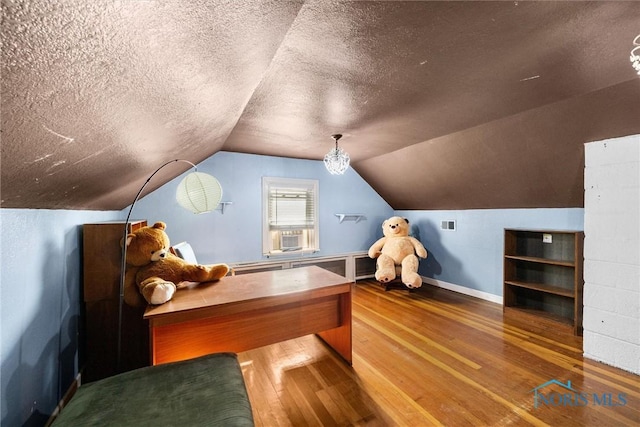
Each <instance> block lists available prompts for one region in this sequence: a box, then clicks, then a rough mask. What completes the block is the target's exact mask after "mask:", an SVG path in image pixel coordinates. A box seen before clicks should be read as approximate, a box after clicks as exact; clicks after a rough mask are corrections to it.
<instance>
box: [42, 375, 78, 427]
mask: <svg viewBox="0 0 640 427" xmlns="http://www.w3.org/2000/svg"><path fill="white" fill-rule="evenodd" d="M81 384H82V373H78V375H76V379H75V380H74V381H73V382H72V383H71V385H70V386H69V389H67V392H66V393H65V394H64V396H62V399H61V400H60V402H58V406H56V408H55V409H54V410H53V413H52V414H51V416H50V417H49V419H48V420H47V423H46V424H45V427H49V426H50V425H51V424H53V422H54V421H55V419H56V418H57V417H58V414H60V411H62V408H64V407H65V406H67V403H69V401H70V400H71V398H72V397H73V395H74V394H76V391H78V388H79V387H80V385H81Z"/></svg>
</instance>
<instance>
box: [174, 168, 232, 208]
mask: <svg viewBox="0 0 640 427" xmlns="http://www.w3.org/2000/svg"><path fill="white" fill-rule="evenodd" d="M221 199H222V186H220V183H219V182H218V180H217V179H216V178H215V177H213V176H211V175H209V174H206V173H202V172H192V173H190V174H189V175H187V176H185V177H184V179H183V180H182V181H180V184H178V189H177V190H176V200H177V201H178V203H179V204H180V206H182V207H183V208H185V209H187V210H189V211H191V212H193V213H194V214H199V213H205V212H211V211H213V210H215V209H216V208H217V207H218V204H220V200H221Z"/></svg>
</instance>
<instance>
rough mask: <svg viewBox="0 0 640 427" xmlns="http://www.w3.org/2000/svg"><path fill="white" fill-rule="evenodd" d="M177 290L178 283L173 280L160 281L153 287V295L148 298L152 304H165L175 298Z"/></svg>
mask: <svg viewBox="0 0 640 427" xmlns="http://www.w3.org/2000/svg"><path fill="white" fill-rule="evenodd" d="M175 292H176V285H174V284H173V283H171V282H165V283H159V284H157V285H156V286H154V287H153V290H152V292H151V295H149V296H148V298H147V300H148V301H149V303H150V304H155V305H158V304H164V303H165V302H167V301H169V300H170V299H171V298H173V294H174V293H175Z"/></svg>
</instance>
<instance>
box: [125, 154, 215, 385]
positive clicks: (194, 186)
mask: <svg viewBox="0 0 640 427" xmlns="http://www.w3.org/2000/svg"><path fill="white" fill-rule="evenodd" d="M176 162H184V163H188V164H189V165H191V167H193V168H194V169H195V170H194V171H193V172H191V173H190V174H189V175H187V176H185V177H184V179H183V180H182V181H181V182H180V184H179V185H178V189H177V190H176V200H177V202H178V204H180V206H182V207H183V208H185V209H187V210H190V211H191V212H193V213H195V214H199V213H205V212H211V211H213V210H215V209H216V208H217V207H218V204H219V203H220V199H221V198H222V187H221V186H220V183H219V182H218V180H217V179H216V178H214V177H213V176H211V175H208V174H206V173H202V172H198V168H197V167H196V165H194V164H193V163H191V162H190V161H188V160H182V159H175V160H170V161H168V162H166V163H165V164H163V165H162V166H160V167H159V168H158V169H156V170H155V172H153V173H152V174H151V175H150V176H149V178H147V180H146V181H145V183H144V184H143V185H142V187H141V188H140V190H139V191H138V194H136V197H135V199H133V203H131V207H130V208H129V213H128V214H127V219H126V220H125V223H124V230H123V233H122V243H123V244H122V259H121V263H120V295H119V302H118V348H117V356H116V357H117V359H116V360H117V371H118V373H120V372H121V370H122V366H121V363H122V304H123V301H124V283H125V272H126V267H127V244H126V242H127V235H128V234H129V220H130V219H131V212H133V208H134V206H135V205H136V202H137V201H138V199H139V198H140V195H141V194H142V191H143V190H144V189H145V187H146V186H147V184H148V183H149V181H151V179H152V178H153V177H154V176H155V174H157V173H158V172H160V170H161V169H162V168H164V167H165V166H167V165H170V164H172V163H176Z"/></svg>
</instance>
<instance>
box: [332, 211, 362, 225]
mask: <svg viewBox="0 0 640 427" xmlns="http://www.w3.org/2000/svg"><path fill="white" fill-rule="evenodd" d="M335 215H336V216H337V217H338V221H339V222H340V224H342V222H343V221H355V222H356V223H358V222H360V221H362V220H363V219H366V218H367V217H366V216H364V215H363V214H344V213H337V214H335Z"/></svg>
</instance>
